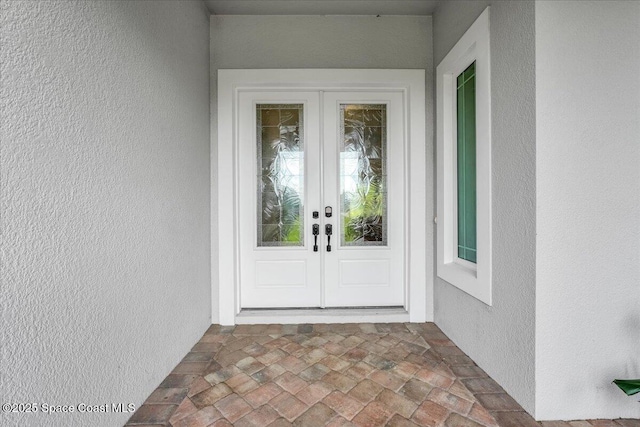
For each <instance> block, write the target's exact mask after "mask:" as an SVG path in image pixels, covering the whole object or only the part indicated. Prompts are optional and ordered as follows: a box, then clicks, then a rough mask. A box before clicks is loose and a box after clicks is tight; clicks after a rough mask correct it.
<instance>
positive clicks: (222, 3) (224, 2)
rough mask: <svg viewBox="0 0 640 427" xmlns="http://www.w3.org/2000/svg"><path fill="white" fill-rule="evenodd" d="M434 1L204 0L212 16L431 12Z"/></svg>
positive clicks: (412, 13)
mask: <svg viewBox="0 0 640 427" xmlns="http://www.w3.org/2000/svg"><path fill="white" fill-rule="evenodd" d="M436 3H437V1H436V0H205V4H206V5H207V7H208V8H209V11H211V13H212V14H214V15H431V14H432V13H433V9H434V8H435V5H436Z"/></svg>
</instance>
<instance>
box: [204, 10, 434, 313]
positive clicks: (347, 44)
mask: <svg viewBox="0 0 640 427" xmlns="http://www.w3.org/2000/svg"><path fill="white" fill-rule="evenodd" d="M431 41H432V40H431V17H424V16H423V17H418V16H414V17H409V16H384V17H379V18H376V17H374V16H239V15H236V16H215V15H212V16H211V88H212V98H211V99H212V104H211V111H212V116H211V122H212V156H213V158H214V160H215V161H216V162H217V159H216V157H215V156H216V152H215V147H216V145H217V143H216V129H217V112H216V106H217V94H216V89H215V88H216V85H217V70H218V69H224V68H247V69H251V68H417V69H425V70H426V82H427V94H426V100H427V101H426V102H427V106H426V107H427V116H426V118H425V120H426V128H427V138H426V140H427V159H426V164H427V165H428V168H429V169H430V170H429V172H428V175H429V176H431V175H432V171H433V136H432V133H433V104H432V100H433V94H432V90H433V84H432V82H433V57H432V42H431ZM212 182H213V186H212V188H214V189H215V188H216V186H217V177H216V176H215V171H214V174H213V176H212ZM433 191H434V187H433V185H432V183H429V184H428V185H427V199H426V201H425V203H426V210H427V212H429V215H432V213H433V211H434V207H433V206H434V205H433ZM211 217H212V218H211V219H212V233H213V234H212V235H213V236H214V237H213V241H214V242H216V241H217V239H216V235H217V207H216V206H215V203H214V204H213V206H212V213H211ZM424 238H425V240H426V241H427V242H428V243H427V252H428V253H427V258H428V259H432V257H433V254H432V253H431V251H432V244H431V242H433V227H432V222H431V221H430V220H429V221H428V227H427V235H426V236H424ZM213 251H214V254H213V258H214V259H215V258H217V254H216V253H215V251H216V249H215V245H214V249H213ZM214 269H215V266H214ZM425 269H426V270H427V277H432V275H433V264H432V263H427V264H426V265H425ZM214 271H215V270H214ZM213 282H214V286H213V295H212V298H213V300H214V305H213V319H214V322H215V321H216V319H217V318H218V311H217V307H216V304H217V302H218V298H217V296H216V293H217V286H218V285H217V280H216V277H215V276H214V277H213ZM432 293H433V291H432V289H428V290H427V298H428V306H429V307H432ZM427 315H428V317H429V318H431V315H432V314H431V309H429V310H428V314H427Z"/></svg>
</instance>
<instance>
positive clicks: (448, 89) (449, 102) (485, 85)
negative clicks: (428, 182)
mask: <svg viewBox="0 0 640 427" xmlns="http://www.w3.org/2000/svg"><path fill="white" fill-rule="evenodd" d="M473 61H475V62H476V232H477V262H476V264H475V265H474V264H473V263H470V262H461V261H463V260H460V259H459V258H458V251H457V248H458V245H457V238H456V237H457V215H456V207H457V185H456V181H457V180H456V176H457V175H456V173H457V171H456V168H457V165H456V151H457V139H456V138H457V135H456V131H457V126H456V78H457V76H458V75H459V74H460V73H461V72H462V71H464V70H465V69H466V68H467V67H468V66H469V65H471V63H472V62H473ZM436 99H437V115H438V116H437V147H438V158H437V164H438V196H437V203H438V245H437V274H438V277H440V278H442V279H443V280H445V281H447V282H449V283H450V284H452V285H453V286H455V287H457V288H459V289H461V290H462V291H464V292H466V293H468V294H469V295H471V296H473V297H475V298H477V299H479V300H480V301H482V302H484V303H485V304H488V305H491V64H490V51H489V8H488V7H487V8H486V9H485V10H484V12H482V14H481V15H480V16H479V17H478V19H477V20H476V21H475V22H474V23H473V25H471V27H470V28H469V29H468V30H467V32H466V33H465V34H464V35H463V36H462V38H461V39H460V40H459V41H458V43H456V45H455V46H454V47H453V48H452V49H451V51H450V52H449V53H448V54H447V56H446V57H445V58H444V59H443V60H442V62H441V63H440V64H439V65H438V67H437V69H436Z"/></svg>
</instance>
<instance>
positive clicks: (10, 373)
mask: <svg viewBox="0 0 640 427" xmlns="http://www.w3.org/2000/svg"><path fill="white" fill-rule="evenodd" d="M0 12H1V15H0V16H1V18H0V26H1V46H2V48H1V51H0V63H1V67H2V68H1V71H2V76H1V91H0V101H1V111H2V118H1V124H0V131H1V134H0V136H1V152H0V154H1V165H0V166H1V181H2V186H1V214H2V223H1V228H2V251H1V257H2V258H1V261H2V266H1V283H2V292H0V306H1V308H2V313H1V316H2V320H1V322H0V323H1V324H2V327H1V328H0V348H1V350H0V351H1V359H0V396H1V398H2V403H5V402H15V403H25V402H34V403H38V404H39V403H49V404H56V405H76V404H79V403H86V404H90V405H101V404H110V403H133V404H135V405H140V404H141V403H142V401H143V400H144V399H145V398H146V397H147V396H148V395H149V393H150V392H151V391H152V390H153V389H154V388H155V387H156V386H157V385H158V384H159V382H160V381H161V380H162V379H163V378H164V377H165V376H166V375H167V374H168V373H169V371H170V370H171V369H172V367H173V366H175V364H176V363H178V362H179V360H180V358H181V357H182V356H183V355H184V354H185V353H186V352H187V351H188V349H189V348H190V347H191V346H192V345H193V343H194V342H196V341H197V339H198V338H199V336H200V335H201V334H202V333H203V332H204V331H205V329H206V328H207V325H208V324H210V297H209V295H210V261H209V257H210V238H209V200H210V199H209V62H208V59H209V25H208V18H209V17H208V12H207V11H206V9H205V8H204V6H203V4H202V3H201V2H200V1H174V2H146V1H136V2H126V1H122V2H115V1H46V2H45V1H2V3H1V6H0ZM129 416H130V414H126V413H124V414H123V413H106V414H81V413H78V412H75V413H74V414H71V415H62V414H57V415H44V414H43V413H42V412H41V411H40V412H39V413H38V414H35V415H34V414H25V415H12V414H11V415H7V414H0V425H20V426H47V425H56V426H59V425H66V426H71V425H78V426H89V425H91V426H107V425H113V426H115V425H122V424H123V423H124V422H125V421H126V420H127V419H128V417H129Z"/></svg>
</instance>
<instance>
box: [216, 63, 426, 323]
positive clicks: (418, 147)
mask: <svg viewBox="0 0 640 427" xmlns="http://www.w3.org/2000/svg"><path fill="white" fill-rule="evenodd" d="M243 89H244V90H251V89H253V90H259V89H279V90H340V91H348V90H367V89H370V90H378V91H379V90H385V89H387V90H389V89H392V90H403V91H404V107H405V108H407V109H408V111H409V114H405V126H404V128H405V131H406V132H407V134H406V138H405V160H404V161H405V167H406V170H408V172H407V173H406V174H405V177H404V179H405V200H406V202H405V207H406V209H405V237H406V239H405V271H406V274H405V280H406V284H407V286H406V288H405V308H406V310H407V311H408V313H409V321H410V322H425V321H432V320H433V277H432V275H428V274H427V271H431V268H430V266H432V265H433V248H432V245H427V222H430V216H428V215H427V209H426V208H427V199H426V198H427V194H430V192H428V191H427V166H429V165H427V153H426V130H425V127H426V126H425V124H426V111H425V106H426V104H425V95H426V92H425V70H382V69H366V70H363V69H288V70H276V69H269V70H266V69H263V70H257V69H253V70H218V105H217V106H218V112H217V113H218V117H217V119H218V120H217V122H218V126H217V131H218V134H217V156H212V158H211V169H212V171H217V185H216V186H212V189H213V193H212V202H213V203H216V202H217V207H218V209H217V212H218V215H217V224H212V230H213V229H214V228H216V227H217V230H218V236H217V239H216V240H214V236H213V235H212V239H211V242H212V246H213V245H217V248H212V249H214V250H212V254H214V255H217V258H218V259H217V264H218V271H217V272H216V271H212V292H211V294H212V323H220V324H222V325H234V324H236V316H237V315H238V313H239V312H240V306H239V283H238V280H239V277H240V275H239V263H238V260H239V257H240V253H239V245H238V242H239V230H238V226H239V224H238V221H237V218H238V215H237V212H239V205H238V198H237V197H236V194H237V183H238V176H237V171H238V161H239V159H238V156H237V137H238V132H237V126H238V123H237V118H238V111H237V109H238V105H237V95H238V92H239V91H241V90H243ZM214 143H215V142H214V141H213V140H212V145H213V144H214ZM212 151H213V150H212ZM216 157H217V159H216ZM229 159H232V161H229ZM430 166H433V165H430ZM429 170H430V171H432V167H431V168H429ZM212 185H213V183H212ZM212 221H214V218H213V217H212ZM230 224H233V226H232V227H229V225H230ZM214 226H216V227H214ZM409 230H410V231H411V232H409ZM215 264H216V263H215V262H212V265H215ZM216 290H217V292H216ZM216 296H217V297H218V300H216ZM283 322H286V318H284V317H283Z"/></svg>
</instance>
